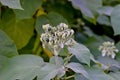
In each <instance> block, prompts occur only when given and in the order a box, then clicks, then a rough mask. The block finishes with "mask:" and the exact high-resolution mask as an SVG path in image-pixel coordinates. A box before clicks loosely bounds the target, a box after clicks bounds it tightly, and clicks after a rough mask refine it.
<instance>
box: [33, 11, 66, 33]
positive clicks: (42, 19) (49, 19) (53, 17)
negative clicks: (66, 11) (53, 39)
mask: <svg viewBox="0 0 120 80" xmlns="http://www.w3.org/2000/svg"><path fill="white" fill-rule="evenodd" d="M60 23H66V24H68V22H67V20H66V19H65V18H64V17H62V16H61V15H60V14H58V13H55V12H50V13H49V14H48V15H46V16H45V15H42V16H39V17H38V18H37V20H36V24H35V29H36V31H37V32H38V34H41V33H43V29H42V25H45V24H51V25H52V26H56V25H58V24H60Z"/></svg>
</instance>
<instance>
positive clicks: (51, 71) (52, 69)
mask: <svg viewBox="0 0 120 80" xmlns="http://www.w3.org/2000/svg"><path fill="white" fill-rule="evenodd" d="M64 74H65V68H64V67H63V66H57V65H54V64H49V63H48V64H46V65H45V66H44V67H42V68H41V69H40V71H39V73H38V77H37V78H38V79H37V80H51V79H52V78H54V77H55V76H58V77H62V76H63V75H64Z"/></svg>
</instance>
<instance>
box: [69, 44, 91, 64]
mask: <svg viewBox="0 0 120 80" xmlns="http://www.w3.org/2000/svg"><path fill="white" fill-rule="evenodd" d="M68 50H69V52H70V53H71V54H73V55H75V57H76V58H77V59H78V60H79V61H80V62H83V63H86V64H87V65H90V51H89V49H88V48H87V47H85V46H84V45H82V44H78V43H76V44H75V45H73V46H71V47H68Z"/></svg>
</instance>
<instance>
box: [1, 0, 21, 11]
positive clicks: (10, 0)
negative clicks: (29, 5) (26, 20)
mask: <svg viewBox="0 0 120 80" xmlns="http://www.w3.org/2000/svg"><path fill="white" fill-rule="evenodd" d="M1 3H2V4H3V5H5V6H8V7H9V8H12V9H21V10H23V8H22V7H21V4H20V0H1Z"/></svg>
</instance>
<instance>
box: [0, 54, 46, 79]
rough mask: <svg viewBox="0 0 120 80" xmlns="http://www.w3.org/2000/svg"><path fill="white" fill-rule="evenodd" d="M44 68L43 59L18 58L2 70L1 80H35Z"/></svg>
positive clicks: (13, 59)
mask: <svg viewBox="0 0 120 80" xmlns="http://www.w3.org/2000/svg"><path fill="white" fill-rule="evenodd" d="M43 66H44V62H43V59H42V58H40V57H38V56H34V55H21V56H16V57H13V58H11V59H10V60H9V61H8V62H7V63H6V65H4V67H3V68H2V69H1V70H0V80H16V79H19V80H33V79H34V77H36V76H37V73H38V72H39V70H40V69H41V67H43Z"/></svg>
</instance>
